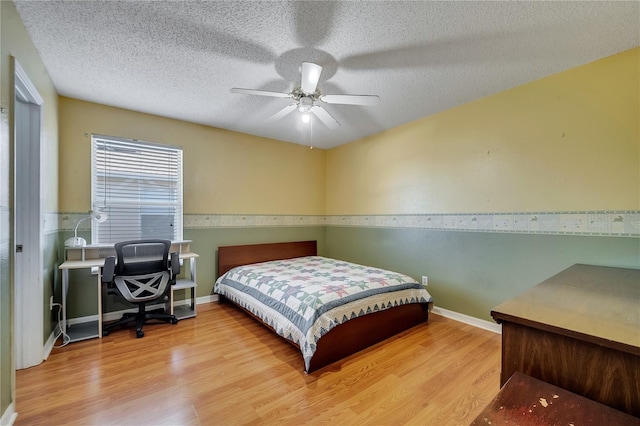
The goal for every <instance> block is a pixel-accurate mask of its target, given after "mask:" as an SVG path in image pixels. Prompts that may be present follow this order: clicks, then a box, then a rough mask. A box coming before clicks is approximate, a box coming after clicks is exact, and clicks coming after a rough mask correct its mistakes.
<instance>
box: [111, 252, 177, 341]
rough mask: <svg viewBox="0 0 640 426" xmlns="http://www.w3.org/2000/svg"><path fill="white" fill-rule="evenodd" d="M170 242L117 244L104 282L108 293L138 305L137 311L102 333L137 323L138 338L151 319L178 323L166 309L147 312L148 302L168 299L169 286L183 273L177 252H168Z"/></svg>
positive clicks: (126, 315)
mask: <svg viewBox="0 0 640 426" xmlns="http://www.w3.org/2000/svg"><path fill="white" fill-rule="evenodd" d="M170 248H171V241H168V240H136V241H123V242H119V243H116V244H115V249H116V257H117V262H116V257H114V256H111V257H108V258H106V259H105V263H104V267H103V269H102V282H103V283H105V284H107V294H118V295H120V296H121V297H122V298H124V299H125V300H126V301H127V302H129V303H133V304H136V305H138V312H126V313H125V314H124V315H123V316H122V318H120V319H119V320H118V321H115V322H112V323H109V324H106V325H105V326H104V328H103V331H102V334H103V335H104V336H107V335H108V334H109V332H110V331H111V329H113V328H116V327H120V326H126V325H129V324H131V323H133V322H135V323H136V336H137V337H138V338H140V337H143V336H144V332H143V331H142V326H143V325H144V324H145V323H146V322H147V321H149V320H160V321H165V322H168V323H170V324H177V323H178V319H177V318H176V317H175V316H174V315H170V314H167V313H165V310H164V309H156V310H153V311H147V310H146V305H147V303H152V302H157V301H162V302H165V301H166V300H167V292H168V291H169V289H170V286H171V285H173V284H175V280H176V275H178V274H179V273H180V261H179V259H178V253H171V257H170V260H169V250H170Z"/></svg>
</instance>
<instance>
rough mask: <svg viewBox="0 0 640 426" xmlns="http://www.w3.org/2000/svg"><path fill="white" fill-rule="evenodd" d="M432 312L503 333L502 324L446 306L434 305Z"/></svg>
mask: <svg viewBox="0 0 640 426" xmlns="http://www.w3.org/2000/svg"><path fill="white" fill-rule="evenodd" d="M431 313H434V314H436V315H440V316H441V317H445V318H449V319H452V320H455V321H459V322H462V323H465V324H469V325H472V326H474V327H478V328H482V329H483V330H488V331H493V332H494V333H498V334H502V325H500V324H497V323H494V322H491V321H485V320H482V319H480V318H476V317H472V316H469V315H465V314H461V313H459V312H455V311H450V310H448V309H444V308H439V307H437V306H434V307H433V309H432V310H431Z"/></svg>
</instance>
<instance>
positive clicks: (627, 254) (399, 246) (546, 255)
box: [326, 226, 640, 320]
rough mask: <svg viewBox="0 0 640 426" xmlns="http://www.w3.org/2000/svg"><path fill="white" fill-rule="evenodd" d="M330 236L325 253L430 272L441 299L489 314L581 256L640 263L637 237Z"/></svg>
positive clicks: (348, 231)
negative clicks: (504, 302)
mask: <svg viewBox="0 0 640 426" xmlns="http://www.w3.org/2000/svg"><path fill="white" fill-rule="evenodd" d="M326 238H327V246H326V253H327V255H328V256H330V257H335V258H339V259H344V260H348V261H352V262H356V263H363V264H367V265H373V266H378V267H382V268H388V269H394V270H397V271H400V272H403V273H406V274H408V275H410V276H413V277H414V278H417V279H420V277H421V276H422V275H427V276H428V277H429V286H428V290H429V293H430V294H431V295H432V296H433V299H434V304H435V305H436V306H438V307H441V308H445V309H449V310H452V311H455V312H459V313H463V314H466V315H470V316H474V317H477V318H480V319H485V320H491V315H490V311H491V309H492V308H493V307H494V306H496V305H498V304H500V303H501V302H503V301H505V300H508V299H510V298H512V297H514V296H516V295H517V294H519V293H521V292H523V291H524V290H526V289H527V288H529V287H532V286H534V285H536V284H538V283H539V282H541V281H543V280H545V279H546V278H549V277H550V276H552V275H555V274H556V273H558V272H560V271H561V270H563V269H565V268H568V267H569V266H571V265H573V264H576V263H586V264H593V265H606V266H616V267H625V268H635V269H640V239H638V238H625V237H597V236H568V235H536V234H508V233H488V232H459V231H434V230H424V229H388V228H380V229H378V228H366V227H338V226H329V227H327V237H326ZM639 285H640V283H639Z"/></svg>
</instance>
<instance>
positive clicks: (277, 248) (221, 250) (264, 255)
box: [218, 241, 318, 277]
mask: <svg viewBox="0 0 640 426" xmlns="http://www.w3.org/2000/svg"><path fill="white" fill-rule="evenodd" d="M317 254H318V243H317V241H296V242H290V243H270V244H250V245H245V246H223V247H218V277H219V276H220V275H222V274H224V273H225V272H227V271H228V270H229V269H232V268H235V267H236V266H241V265H248V264H250V263H259V262H267V261H269V260H282V259H291V258H294V257H302V256H316V255H317Z"/></svg>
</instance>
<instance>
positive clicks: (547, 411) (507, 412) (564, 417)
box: [471, 372, 640, 426]
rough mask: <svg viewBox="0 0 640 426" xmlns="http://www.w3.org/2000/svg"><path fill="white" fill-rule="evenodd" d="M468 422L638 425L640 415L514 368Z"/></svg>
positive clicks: (533, 425)
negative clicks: (615, 407)
mask: <svg viewBox="0 0 640 426" xmlns="http://www.w3.org/2000/svg"><path fill="white" fill-rule="evenodd" d="M471 425H494V426H495V425H519V426H543V425H575V426H581V425H602V426H605V425H606V426H640V419H639V418H637V417H633V416H630V415H629V414H626V413H623V412H622V411H618V410H614V409H613V408H611V407H607V406H606V405H603V404H600V403H598V402H595V401H592V400H590V399H587V398H585V397H583V396H580V395H576V394H574V393H571V392H569V391H567V390H565V389H560V388H559V387H557V386H553V385H550V384H549V383H545V382H543V381H541V380H538V379H534V378H532V377H529V376H525V375H524V374H521V373H518V372H515V373H513V376H511V378H510V379H509V380H508V381H507V383H506V384H505V385H504V386H503V387H502V389H501V390H500V392H499V393H498V395H496V397H495V398H494V399H493V401H491V403H489V405H487V407H486V408H485V409H484V410H483V411H482V413H480V414H479V415H478V417H476V419H475V420H474V421H473V422H472V423H471Z"/></svg>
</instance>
